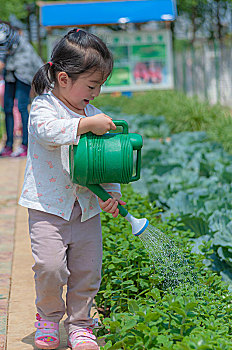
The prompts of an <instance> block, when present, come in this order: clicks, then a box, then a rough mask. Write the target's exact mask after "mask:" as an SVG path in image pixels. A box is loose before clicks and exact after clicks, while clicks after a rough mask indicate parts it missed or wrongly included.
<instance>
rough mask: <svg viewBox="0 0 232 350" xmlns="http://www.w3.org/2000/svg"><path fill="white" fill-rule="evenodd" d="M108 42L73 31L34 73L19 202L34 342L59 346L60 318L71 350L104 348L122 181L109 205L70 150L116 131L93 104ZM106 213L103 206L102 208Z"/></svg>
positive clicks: (106, 64) (110, 187) (113, 187)
mask: <svg viewBox="0 0 232 350" xmlns="http://www.w3.org/2000/svg"><path fill="white" fill-rule="evenodd" d="M112 68H113V59H112V55H111V53H110V52H109V50H108V49H107V47H106V45H105V44H104V43H103V42H102V40H100V39H99V38H98V37H96V36H95V35H93V34H89V33H87V32H85V31H83V30H80V29H73V30H71V31H70V32H69V33H68V34H67V35H65V36H64V37H63V38H62V39H61V40H60V42H59V43H58V44H57V45H56V46H55V48H54V50H53V52H52V58H51V61H50V62H48V63H46V64H45V65H44V66H42V67H41V68H40V69H39V71H38V72H37V73H36V75H35V77H34V80H33V83H32V86H33V88H34V90H35V92H36V94H37V95H39V96H37V97H36V98H35V99H34V101H33V103H32V106H31V112H30V118H29V126H28V130H29V147H28V157H27V165H26V170H25V178H24V184H23V189H22V194H21V197H20V200H19V204H21V205H22V206H25V207H27V208H28V211H29V232H30V237H31V247H32V254H33V257H34V260H35V264H34V265H33V271H34V272H35V286H36V307H37V315H36V319H37V322H36V323H35V327H36V328H37V330H36V333H35V345H36V346H37V347H38V348H40V349H56V348H57V347H58V346H59V321H60V320H61V319H62V317H63V315H64V313H65V302H64V300H63V299H62V289H63V286H64V285H65V284H67V295H66V312H67V316H68V317H67V319H66V320H65V329H66V331H67V333H68V345H69V347H70V348H71V349H73V350H97V349H99V347H98V345H97V342H96V337H95V336H94V335H93V332H92V329H93V326H94V321H93V319H92V318H90V308H91V305H92V301H93V298H94V297H95V295H96V294H97V292H98V289H99V286H100V281H101V260H102V237H101V225H100V215H99V213H100V211H101V209H102V210H104V211H106V212H108V213H111V214H112V215H113V217H116V216H117V215H118V209H117V204H118V203H120V204H125V202H123V201H121V200H119V198H120V196H121V193H120V186H119V184H104V185H103V186H104V188H105V189H106V190H107V191H108V192H109V193H111V195H112V196H113V198H110V199H108V200H107V201H106V202H103V201H101V200H100V199H99V201H98V200H97V198H96V196H95V195H94V194H93V193H92V192H91V191H89V190H88V189H87V188H86V187H82V186H78V185H75V184H73V183H72V182H71V180H70V173H69V157H68V152H69V145H73V144H74V145H77V144H78V141H79V138H80V135H81V134H84V133H86V132H88V131H91V132H93V133H94V134H96V135H102V134H104V133H106V132H107V131H109V130H110V129H113V130H115V129H116V126H115V124H114V123H113V121H112V119H111V118H110V117H109V116H107V115H105V114H103V113H102V112H101V111H100V110H98V109H97V108H95V107H94V106H92V105H91V104H89V102H90V101H92V100H94V98H95V97H97V96H98V95H99V93H100V90H101V86H102V84H104V82H105V81H106V79H107V77H108V76H109V75H110V73H111V72H112ZM100 208H101V209H100Z"/></svg>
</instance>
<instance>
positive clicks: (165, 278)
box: [139, 225, 196, 289]
mask: <svg viewBox="0 0 232 350" xmlns="http://www.w3.org/2000/svg"><path fill="white" fill-rule="evenodd" d="M139 238H140V239H141V241H142V243H143V245H144V247H145V248H146V250H147V252H148V254H149V256H150V259H151V260H152V262H153V264H154V269H155V272H156V273H157V274H158V275H159V276H160V278H161V281H162V285H163V288H164V289H167V288H171V289H175V287H177V286H178V285H180V284H183V283H185V282H190V283H191V282H193V283H194V280H195V278H196V276H195V275H194V274H193V273H192V271H191V270H192V268H191V266H190V265H189V263H188V261H187V259H186V258H185V257H184V254H183V252H182V251H181V250H180V249H179V248H178V247H177V246H176V245H175V243H174V242H173V241H171V240H170V239H169V238H168V237H167V235H165V234H164V233H163V232H161V231H160V230H159V229H157V228H155V227H154V226H152V225H148V227H147V229H146V230H145V231H144V232H143V233H142V234H141V235H140V236H139Z"/></svg>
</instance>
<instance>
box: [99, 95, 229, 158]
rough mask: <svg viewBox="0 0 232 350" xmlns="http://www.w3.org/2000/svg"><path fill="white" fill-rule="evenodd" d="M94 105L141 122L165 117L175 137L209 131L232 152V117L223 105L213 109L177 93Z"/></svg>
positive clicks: (114, 99)
mask: <svg viewBox="0 0 232 350" xmlns="http://www.w3.org/2000/svg"><path fill="white" fill-rule="evenodd" d="M94 104H95V105H96V107H99V108H103V109H104V107H108V106H111V108H117V112H118V113H120V114H121V116H123V113H126V114H132V113H133V114H134V115H135V114H136V115H138V117H137V118H140V119H141V121H142V118H141V116H144V115H153V116H165V120H166V122H167V124H168V125H169V127H170V129H171V132H172V133H179V132H182V131H207V133H208V135H209V137H210V138H211V139H212V140H214V141H217V142H220V143H222V145H223V146H224V148H225V149H226V150H227V151H230V152H232V136H231V135H232V118H231V113H230V111H229V110H228V109H226V108H223V107H222V106H220V105H214V106H211V105H210V104H208V103H206V102H199V100H198V99H197V98H196V97H194V98H188V97H186V95H185V94H183V93H181V92H178V91H175V90H167V91H165V90H163V91H157V90H155V91H149V92H143V93H134V94H133V96H132V97H131V98H128V97H125V96H120V97H114V96H110V95H102V96H99V97H98V99H97V100H96V102H95V101H94Z"/></svg>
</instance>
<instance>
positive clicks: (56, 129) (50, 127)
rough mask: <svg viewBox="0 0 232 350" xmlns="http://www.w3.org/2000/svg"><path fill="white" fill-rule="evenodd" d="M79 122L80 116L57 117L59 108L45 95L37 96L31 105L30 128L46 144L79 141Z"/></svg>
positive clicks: (54, 145)
mask: <svg viewBox="0 0 232 350" xmlns="http://www.w3.org/2000/svg"><path fill="white" fill-rule="evenodd" d="M48 98H49V97H48ZM79 122H80V118H72V119H62V117H61V118H57V110H56V109H55V107H54V106H53V105H52V104H51V103H49V101H48V100H47V99H46V97H45V96H44V97H42V98H37V99H36V100H35V102H33V104H32V106H31V112H30V118H29V125H28V128H29V129H28V130H29V134H30V135H32V136H33V137H34V138H35V139H36V140H37V141H38V142H39V143H40V144H42V145H44V146H51V147H57V146H62V145H72V144H78V142H79V138H80V136H78V135H77V130H78V126H79Z"/></svg>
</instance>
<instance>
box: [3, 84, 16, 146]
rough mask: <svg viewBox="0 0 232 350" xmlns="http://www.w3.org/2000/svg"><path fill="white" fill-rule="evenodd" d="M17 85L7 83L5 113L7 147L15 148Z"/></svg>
mask: <svg viewBox="0 0 232 350" xmlns="http://www.w3.org/2000/svg"><path fill="white" fill-rule="evenodd" d="M15 91H16V84H15V83H7V82H5V92H4V112H5V124H6V135H7V139H6V146H7V147H10V148H12V147H13V132H14V118H13V107H14V98H15Z"/></svg>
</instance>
